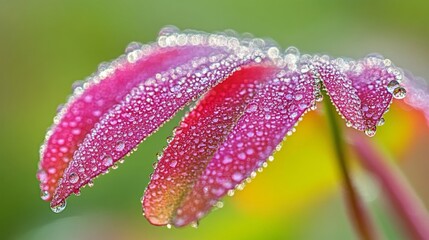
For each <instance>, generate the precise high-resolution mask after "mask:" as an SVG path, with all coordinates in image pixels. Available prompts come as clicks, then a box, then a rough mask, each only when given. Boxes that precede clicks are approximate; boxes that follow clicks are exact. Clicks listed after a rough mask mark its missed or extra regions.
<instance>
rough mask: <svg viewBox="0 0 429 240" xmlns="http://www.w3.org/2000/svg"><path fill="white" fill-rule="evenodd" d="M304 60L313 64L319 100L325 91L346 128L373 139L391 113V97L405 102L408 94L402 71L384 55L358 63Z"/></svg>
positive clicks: (352, 61) (343, 60) (309, 58)
mask: <svg viewBox="0 0 429 240" xmlns="http://www.w3.org/2000/svg"><path fill="white" fill-rule="evenodd" d="M301 61H302V62H304V63H308V64H309V69H310V70H311V72H312V74H313V78H314V79H315V81H316V83H315V97H316V100H321V99H322V97H323V95H322V94H321V93H320V90H321V89H323V90H325V91H326V94H327V95H328V96H330V98H331V101H332V103H333V104H334V106H335V107H336V110H337V112H338V113H339V114H340V115H341V117H342V118H343V119H345V120H346V125H347V126H348V127H353V128H356V129H358V130H361V131H364V132H365V133H366V135H368V136H370V137H372V136H374V135H375V132H376V126H381V125H383V124H384V118H383V117H382V116H383V115H384V113H386V112H387V111H388V107H389V105H390V104H391V97H393V98H396V99H402V98H404V97H405V95H406V90H405V88H404V87H403V86H402V85H401V84H400V82H401V79H402V78H403V74H402V71H401V70H400V69H399V68H396V67H394V66H393V65H392V63H391V61H390V60H389V59H384V58H382V57H380V56H368V57H366V58H364V59H362V60H359V61H354V60H350V59H343V58H337V59H331V58H330V57H329V56H327V55H323V56H318V55H316V56H310V55H305V56H303V57H302V58H301ZM306 69H307V68H305V70H306ZM386 89H387V91H386ZM319 96H320V98H319Z"/></svg>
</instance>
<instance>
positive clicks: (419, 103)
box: [403, 72, 429, 126]
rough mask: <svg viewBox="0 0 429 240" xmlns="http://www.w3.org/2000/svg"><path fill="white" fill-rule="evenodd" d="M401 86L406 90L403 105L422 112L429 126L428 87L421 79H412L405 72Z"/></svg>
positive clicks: (412, 77) (411, 76)
mask: <svg viewBox="0 0 429 240" xmlns="http://www.w3.org/2000/svg"><path fill="white" fill-rule="evenodd" d="M403 85H404V87H405V88H406V89H407V97H406V98H405V103H407V104H408V105H410V106H412V107H414V108H416V109H418V110H420V111H422V112H423V113H424V115H425V117H426V120H427V123H428V126H429V86H428V82H427V81H425V80H424V79H423V78H419V77H414V76H413V75H412V74H411V73H409V72H406V73H405V77H404V79H403Z"/></svg>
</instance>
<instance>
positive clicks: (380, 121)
mask: <svg viewBox="0 0 429 240" xmlns="http://www.w3.org/2000/svg"><path fill="white" fill-rule="evenodd" d="M383 125H384V118H380V120H378V123H377V126H383Z"/></svg>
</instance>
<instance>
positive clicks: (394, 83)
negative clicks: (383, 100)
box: [386, 80, 399, 93]
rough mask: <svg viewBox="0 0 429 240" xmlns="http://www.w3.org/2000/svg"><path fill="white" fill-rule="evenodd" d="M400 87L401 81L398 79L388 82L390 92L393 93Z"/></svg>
mask: <svg viewBox="0 0 429 240" xmlns="http://www.w3.org/2000/svg"><path fill="white" fill-rule="evenodd" d="M398 87H399V82H398V81H396V80H392V81H390V82H389V83H388V84H387V87H386V88H387V91H389V92H390V93H393V91H394V90H395V89H396V88H398Z"/></svg>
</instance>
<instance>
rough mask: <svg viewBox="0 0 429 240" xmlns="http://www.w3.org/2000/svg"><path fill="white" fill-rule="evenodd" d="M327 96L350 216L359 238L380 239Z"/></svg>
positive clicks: (326, 103) (333, 136)
mask: <svg viewBox="0 0 429 240" xmlns="http://www.w3.org/2000/svg"><path fill="white" fill-rule="evenodd" d="M327 98H328V97H327V96H325V101H324V102H325V110H326V115H327V117H328V121H329V125H330V129H331V133H332V138H333V142H334V146H335V154H336V158H337V161H338V165H339V169H340V172H341V176H342V179H343V185H344V191H345V200H346V204H347V205H348V210H349V214H350V218H351V220H352V223H353V226H354V228H355V230H356V232H357V233H358V235H359V239H365V240H372V239H378V237H376V234H375V231H374V227H373V226H374V225H373V224H372V221H371V219H370V217H369V215H368V214H367V212H366V211H365V208H364V206H363V204H362V202H361V201H360V198H359V196H358V194H357V193H356V191H355V189H354V187H353V183H352V180H351V177H350V174H349V172H350V171H349V166H348V164H347V157H346V153H345V147H344V146H345V142H344V140H343V133H342V129H341V126H340V125H339V122H338V116H337V114H336V111H335V109H334V107H333V105H332V104H331V102H330V101H329V100H328V99H327Z"/></svg>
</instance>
